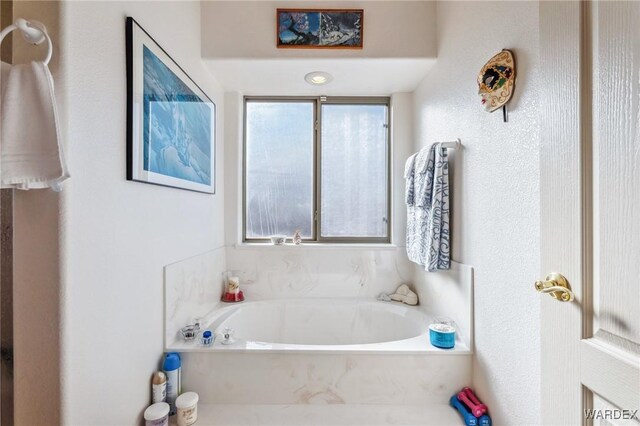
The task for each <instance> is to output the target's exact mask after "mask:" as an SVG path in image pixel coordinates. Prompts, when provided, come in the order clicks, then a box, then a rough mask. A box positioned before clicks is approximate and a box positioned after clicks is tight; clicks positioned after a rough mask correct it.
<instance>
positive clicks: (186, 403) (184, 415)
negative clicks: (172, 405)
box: [176, 392, 199, 426]
mask: <svg viewBox="0 0 640 426" xmlns="http://www.w3.org/2000/svg"><path fill="white" fill-rule="evenodd" d="M198 399H199V397H198V394H197V393H195V392H185V393H183V394H182V395H180V396H179V397H178V399H176V408H177V410H178V426H191V425H193V424H194V423H195V422H196V421H197V420H198Z"/></svg>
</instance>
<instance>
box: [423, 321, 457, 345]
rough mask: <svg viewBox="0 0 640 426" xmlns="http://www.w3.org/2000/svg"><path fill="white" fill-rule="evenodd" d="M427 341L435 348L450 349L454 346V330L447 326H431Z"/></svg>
mask: <svg viewBox="0 0 640 426" xmlns="http://www.w3.org/2000/svg"><path fill="white" fill-rule="evenodd" d="M429 340H430V341H431V344H432V345H433V346H435V347H437V348H442V349H451V348H453V347H454V346H455V345H456V329H455V328H454V327H453V326H451V325H449V324H431V325H430V326H429Z"/></svg>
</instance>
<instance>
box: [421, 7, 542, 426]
mask: <svg viewBox="0 0 640 426" xmlns="http://www.w3.org/2000/svg"><path fill="white" fill-rule="evenodd" d="M437 10H438V13H437V22H438V60H437V63H436V65H435V67H434V68H433V70H432V71H431V72H430V73H429V74H428V75H427V77H426V78H425V80H424V81H423V82H422V83H421V85H420V86H419V88H418V89H417V90H416V92H415V94H414V102H415V120H416V121H415V126H416V127H415V129H416V130H415V131H416V141H418V142H417V143H418V146H416V148H420V147H422V146H426V145H428V144H430V143H431V142H435V141H438V140H452V139H455V138H460V139H462V144H463V146H464V149H462V150H460V151H458V152H456V153H455V154H454V155H453V156H452V158H451V160H450V161H451V162H452V163H454V166H453V170H452V173H451V176H452V187H453V189H452V191H451V196H452V206H451V210H452V226H451V229H452V237H453V247H452V258H453V259H454V260H456V261H458V262H462V263H465V264H468V265H473V267H474V278H475V279H474V283H475V285H474V291H475V352H476V358H475V362H474V373H473V374H474V385H475V386H476V388H477V390H478V394H479V395H480V397H481V398H482V399H483V400H484V401H485V402H486V403H487V404H488V405H489V407H490V409H491V413H492V415H493V416H494V420H495V421H496V423H501V424H507V423H508V424H537V423H539V419H540V414H539V404H540V396H539V394H540V377H539V375H540V353H539V342H540V338H539V327H538V322H539V313H540V310H539V304H540V298H539V296H538V295H537V294H535V293H534V292H533V288H532V285H533V282H534V281H535V280H536V279H538V278H539V277H538V275H539V265H540V249H539V234H540V230H539V182H538V173H539V160H538V146H539V135H538V122H537V120H538V113H537V106H538V103H539V102H540V101H539V99H538V94H539V89H538V88H539V87H540V86H541V85H542V84H544V82H543V81H541V79H540V77H539V76H538V75H537V62H538V3H537V2H495V3H494V2H439V3H438V5H437ZM496 11H499V14H500V16H502V17H505V19H501V20H500V21H499V23H497V22H496ZM492 23H493V24H496V26H495V28H493V27H492ZM503 48H509V49H512V50H513V52H514V54H515V58H516V63H517V67H518V70H517V73H518V79H517V82H516V89H515V95H514V98H513V99H512V101H511V102H510V103H509V111H510V114H509V122H508V123H503V122H502V114H501V112H500V111H497V112H495V113H493V114H489V113H487V112H485V111H484V109H483V108H482V106H481V105H480V98H479V97H478V96H477V95H476V93H477V92H478V88H477V85H476V75H477V73H478V72H479V70H480V68H481V67H482V65H483V64H484V63H485V62H486V61H487V60H488V59H489V58H490V57H491V56H493V55H494V54H495V53H497V52H498V51H500V49H503ZM429 277H430V274H428V273H426V272H422V271H420V270H419V269H418V270H417V281H418V282H419V285H420V286H421V287H424V286H428V281H429ZM423 280H424V281H425V282H424V283H421V282H422V281H423Z"/></svg>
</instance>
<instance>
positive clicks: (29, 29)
mask: <svg viewBox="0 0 640 426" xmlns="http://www.w3.org/2000/svg"><path fill="white" fill-rule="evenodd" d="M13 30H20V31H22V36H23V37H24V39H25V40H26V41H27V42H28V43H31V44H34V45H37V44H41V43H42V42H43V41H45V40H46V41H47V47H48V51H47V56H46V58H45V59H44V64H45V65H49V61H50V60H51V55H52V54H53V46H52V44H51V38H50V37H49V34H47V28H46V27H45V26H44V24H42V23H40V22H38V21H27V20H26V19H23V18H18V19H16V22H15V24H12V25H9V26H8V27H7V28H5V29H4V30H2V32H0V43H2V40H4V38H5V37H6V36H7V34H9V33H10V32H11V31H13Z"/></svg>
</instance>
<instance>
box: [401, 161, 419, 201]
mask: <svg viewBox="0 0 640 426" xmlns="http://www.w3.org/2000/svg"><path fill="white" fill-rule="evenodd" d="M417 155H418V154H413V155H412V156H411V157H409V159H408V160H407V162H406V163H405V165H404V179H405V182H406V186H405V191H404V198H405V202H406V203H407V206H413V195H414V193H415V191H414V184H415V173H414V170H415V168H414V165H415V159H416V156H417Z"/></svg>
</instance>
